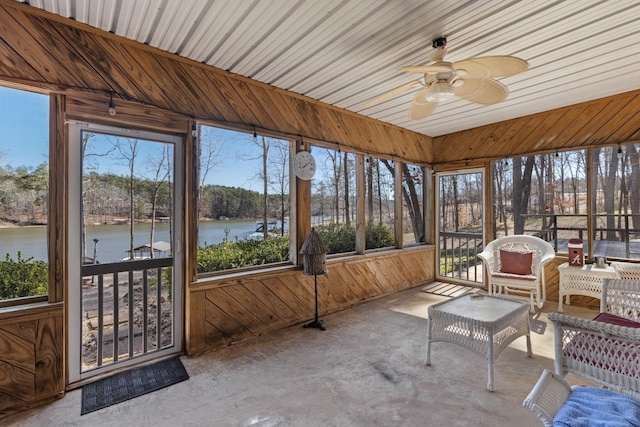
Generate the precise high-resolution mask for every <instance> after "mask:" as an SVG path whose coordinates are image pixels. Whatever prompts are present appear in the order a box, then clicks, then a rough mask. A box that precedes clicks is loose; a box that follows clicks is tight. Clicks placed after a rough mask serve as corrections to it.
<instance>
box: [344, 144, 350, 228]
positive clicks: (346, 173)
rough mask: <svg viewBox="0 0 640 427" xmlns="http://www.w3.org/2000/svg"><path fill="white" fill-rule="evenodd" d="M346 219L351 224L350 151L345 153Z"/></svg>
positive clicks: (346, 222)
mask: <svg viewBox="0 0 640 427" xmlns="http://www.w3.org/2000/svg"><path fill="white" fill-rule="evenodd" d="M342 168H343V170H344V220H345V224H347V225H349V224H351V212H350V211H349V153H347V152H346V151H345V153H344V162H343V167H342Z"/></svg>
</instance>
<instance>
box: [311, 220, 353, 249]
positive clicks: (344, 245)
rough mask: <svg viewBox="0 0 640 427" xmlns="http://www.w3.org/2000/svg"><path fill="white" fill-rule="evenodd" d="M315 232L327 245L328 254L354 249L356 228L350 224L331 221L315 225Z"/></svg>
mask: <svg viewBox="0 0 640 427" xmlns="http://www.w3.org/2000/svg"><path fill="white" fill-rule="evenodd" d="M315 230H316V232H318V234H319V235H320V237H321V238H322V240H324V242H325V243H326V244H327V246H329V253H330V254H341V253H345V252H353V251H355V250H356V229H355V227H354V226H352V225H351V224H338V223H335V222H331V223H329V224H325V225H319V226H317V227H315Z"/></svg>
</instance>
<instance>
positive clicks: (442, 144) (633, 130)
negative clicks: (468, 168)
mask: <svg viewBox="0 0 640 427" xmlns="http://www.w3.org/2000/svg"><path fill="white" fill-rule="evenodd" d="M630 141H635V142H639V141H640V90H638V91H633V92H628V93H624V94H621V95H616V96H610V97H607V98H602V99H597V100H595V101H589V102H583V103H581V104H576V105H572V106H570V107H564V108H558V109H555V110H549V111H544V112H542V113H538V114H533V115H529V116H524V117H519V118H517V119H513V120H507V121H504V122H500V123H495V124H491V125H487V126H481V127H477V128H474V129H469V130H465V131H461V132H456V133H452V134H448V135H444V136H440V137H437V138H434V141H433V153H434V155H433V162H434V163H437V164H443V165H446V164H452V163H454V164H455V163H456V162H458V167H459V166H460V162H469V161H473V160H480V159H501V158H505V157H517V156H522V155H526V154H527V153H532V152H553V151H555V150H561V151H562V150H565V149H570V148H573V149H575V148H579V147H590V146H602V145H615V144H619V143H624V142H630ZM451 147H456V148H455V149H451Z"/></svg>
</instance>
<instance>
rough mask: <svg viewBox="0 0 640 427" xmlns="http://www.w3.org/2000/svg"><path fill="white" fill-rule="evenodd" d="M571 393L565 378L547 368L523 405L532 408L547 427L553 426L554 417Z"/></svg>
mask: <svg viewBox="0 0 640 427" xmlns="http://www.w3.org/2000/svg"><path fill="white" fill-rule="evenodd" d="M570 394H571V387H570V386H569V384H568V383H567V382H566V381H565V380H564V378H562V377H560V376H559V375H556V374H555V373H553V372H551V371H549V370H548V369H545V370H544V371H543V372H542V375H540V378H539V379H538V382H537V383H536V384H535V385H534V386H533V389H531V391H530V392H529V395H528V396H527V397H526V398H525V399H524V402H522V406H524V407H525V408H527V409H529V410H531V412H533V413H534V414H536V416H537V417H538V418H540V421H542V423H543V424H544V425H545V427H552V426H553V419H554V417H555V416H556V414H557V413H558V411H559V410H560V408H562V406H563V405H564V403H565V402H566V400H567V398H568V397H569V395H570Z"/></svg>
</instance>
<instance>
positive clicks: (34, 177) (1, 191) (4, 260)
mask: <svg viewBox="0 0 640 427" xmlns="http://www.w3.org/2000/svg"><path fill="white" fill-rule="evenodd" d="M0 111H2V114H0V242H2V245H0V302H2V301H7V300H11V299H16V298H22V297H31V296H37V295H46V294H47V293H48V289H47V287H48V281H49V279H48V277H49V274H48V263H47V262H48V258H47V256H48V255H47V221H48V216H47V211H48V208H47V202H48V199H49V198H48V195H49V97H48V96H45V95H39V94H35V93H31V92H26V91H20V90H15V89H8V88H3V87H0Z"/></svg>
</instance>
